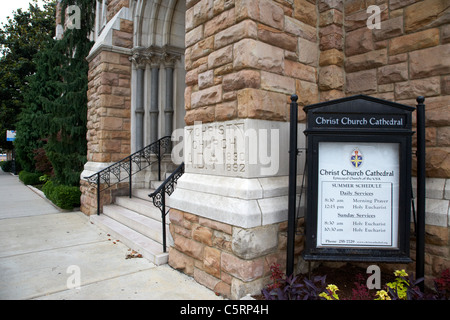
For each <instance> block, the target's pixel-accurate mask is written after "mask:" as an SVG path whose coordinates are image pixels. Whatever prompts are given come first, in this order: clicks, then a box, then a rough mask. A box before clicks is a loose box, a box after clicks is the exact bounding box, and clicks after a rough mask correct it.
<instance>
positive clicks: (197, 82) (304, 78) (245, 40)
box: [185, 0, 318, 125]
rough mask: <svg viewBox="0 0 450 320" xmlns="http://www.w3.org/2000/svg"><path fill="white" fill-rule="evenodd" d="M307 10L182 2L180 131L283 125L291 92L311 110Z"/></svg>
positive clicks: (311, 26) (313, 72)
mask: <svg viewBox="0 0 450 320" xmlns="http://www.w3.org/2000/svg"><path fill="white" fill-rule="evenodd" d="M314 2H315V1H311V2H308V1H306V0H295V1H271V0H235V1H234V0H228V1H225V0H222V1H214V2H213V1H207V0H191V1H187V8H188V9H187V12H186V70H187V75H186V86H187V88H186V94H185V101H186V109H187V112H186V117H185V120H186V124H187V125H191V124H193V123H194V121H202V122H213V121H225V120H232V119H235V118H252V119H263V120H275V121H286V120H287V118H288V115H289V112H288V105H287V103H288V102H289V100H288V97H289V96H290V95H291V94H292V93H294V92H296V91H299V92H300V94H301V95H302V100H301V101H302V103H303V104H309V103H314V102H318V86H317V68H316V67H317V64H318V47H317V35H316V29H315V26H316V20H317V14H316V10H315V5H314V4H313V3H314ZM299 8H304V9H305V10H303V9H299ZM280 101H281V102H283V101H285V102H286V103H280Z"/></svg>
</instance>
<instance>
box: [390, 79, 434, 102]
mask: <svg viewBox="0 0 450 320" xmlns="http://www.w3.org/2000/svg"><path fill="white" fill-rule="evenodd" d="M440 89H441V81H440V77H432V78H426V79H418V80H411V81H409V82H408V81H407V82H398V83H396V84H395V97H396V99H415V98H417V97H418V96H425V97H431V96H436V95H439V93H440V91H441V90H440Z"/></svg>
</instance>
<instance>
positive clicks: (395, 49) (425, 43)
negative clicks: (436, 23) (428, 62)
mask: <svg viewBox="0 0 450 320" xmlns="http://www.w3.org/2000/svg"><path fill="white" fill-rule="evenodd" d="M438 44H439V29H438V28H434V29H428V30H425V31H421V32H416V33H412V34H408V35H405V36H401V37H397V38H394V39H391V40H389V55H396V54H400V53H405V52H410V51H414V50H418V49H424V48H428V47H433V46H436V45H438Z"/></svg>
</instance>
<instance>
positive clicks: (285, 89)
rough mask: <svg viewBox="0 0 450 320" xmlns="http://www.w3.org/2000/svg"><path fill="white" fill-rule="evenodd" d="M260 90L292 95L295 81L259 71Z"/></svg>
mask: <svg viewBox="0 0 450 320" xmlns="http://www.w3.org/2000/svg"><path fill="white" fill-rule="evenodd" d="M261 89H265V90H268V91H275V92H280V93H286V94H292V92H294V91H295V79H292V78H291V77H285V76H281V75H278V74H274V73H270V72H266V71H261Z"/></svg>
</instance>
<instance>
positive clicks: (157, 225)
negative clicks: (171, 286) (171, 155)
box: [90, 181, 173, 265]
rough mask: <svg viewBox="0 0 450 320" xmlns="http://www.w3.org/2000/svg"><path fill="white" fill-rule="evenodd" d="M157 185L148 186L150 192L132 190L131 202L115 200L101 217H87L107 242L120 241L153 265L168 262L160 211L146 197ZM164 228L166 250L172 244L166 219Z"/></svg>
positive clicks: (124, 198) (124, 199)
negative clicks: (105, 234)
mask: <svg viewBox="0 0 450 320" xmlns="http://www.w3.org/2000/svg"><path fill="white" fill-rule="evenodd" d="M161 183H162V181H153V182H151V183H150V187H151V188H152V189H134V190H133V197H132V198H130V197H128V196H121V197H116V198H115V201H114V203H113V204H111V205H106V206H104V207H103V213H102V214H101V215H93V216H91V217H90V219H91V222H93V223H94V224H96V225H97V226H98V227H100V228H101V229H103V230H104V231H105V232H107V233H108V234H110V235H111V239H117V240H120V242H122V243H123V244H125V245H126V246H128V247H129V248H131V249H132V250H135V251H137V252H138V253H140V254H142V256H143V257H144V258H146V259H148V260H150V261H151V262H153V263H154V264H156V265H161V264H165V263H167V261H168V258H169V254H168V252H163V246H162V237H163V236H162V225H161V224H162V221H161V211H160V210H159V209H158V208H157V207H155V206H154V205H153V202H152V199H151V198H150V197H149V196H148V195H149V194H150V193H152V192H153V191H154V189H156V188H157V187H158V186H159V185H160V184H161ZM167 210H168V208H167V207H166V211H167ZM165 227H166V235H167V239H166V241H167V246H168V247H169V246H171V245H172V244H173V239H172V238H171V235H170V232H169V219H166V226H165Z"/></svg>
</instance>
